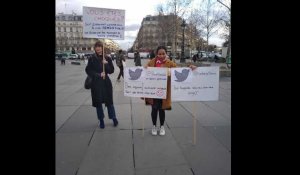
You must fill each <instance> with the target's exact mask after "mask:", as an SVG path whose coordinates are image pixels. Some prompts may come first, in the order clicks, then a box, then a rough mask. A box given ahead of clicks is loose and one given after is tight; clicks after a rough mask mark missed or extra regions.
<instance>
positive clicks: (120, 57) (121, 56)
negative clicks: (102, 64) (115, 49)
mask: <svg viewBox="0 0 300 175" xmlns="http://www.w3.org/2000/svg"><path fill="white" fill-rule="evenodd" d="M123 61H124V62H125V61H126V60H125V56H124V54H123V51H122V50H119V54H118V55H117V57H116V64H117V66H118V67H119V68H120V73H119V75H118V78H117V81H118V82H120V78H121V76H122V77H123V78H124V73H123V71H124V67H123Z"/></svg>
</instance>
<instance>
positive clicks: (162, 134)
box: [159, 126, 166, 136]
mask: <svg viewBox="0 0 300 175" xmlns="http://www.w3.org/2000/svg"><path fill="white" fill-rule="evenodd" d="M165 134H166V131H165V128H164V126H161V127H160V130H159V135H161V136H164V135H165Z"/></svg>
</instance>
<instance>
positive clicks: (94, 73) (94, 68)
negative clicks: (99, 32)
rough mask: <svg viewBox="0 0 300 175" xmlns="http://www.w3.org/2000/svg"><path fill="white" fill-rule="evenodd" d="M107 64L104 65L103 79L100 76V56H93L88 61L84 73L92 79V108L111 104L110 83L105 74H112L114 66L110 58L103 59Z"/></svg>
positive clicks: (101, 68) (101, 65) (101, 69)
mask: <svg viewBox="0 0 300 175" xmlns="http://www.w3.org/2000/svg"><path fill="white" fill-rule="evenodd" d="M105 59H106V61H107V62H108V64H105V75H106V76H105V79H104V80H103V78H102V77H101V76H100V75H101V72H103V64H102V55H101V56H100V57H98V56H96V54H93V55H92V56H91V58H90V59H89V61H88V64H87V66H86V68H85V72H86V73H87V74H88V75H89V76H90V77H92V79H93V81H92V86H91V95H92V101H93V106H94V107H100V106H101V105H102V104H103V103H105V105H110V104H113V92H112V91H113V90H112V83H111V80H110V78H109V76H107V74H112V73H114V65H113V63H112V60H111V58H110V57H105Z"/></svg>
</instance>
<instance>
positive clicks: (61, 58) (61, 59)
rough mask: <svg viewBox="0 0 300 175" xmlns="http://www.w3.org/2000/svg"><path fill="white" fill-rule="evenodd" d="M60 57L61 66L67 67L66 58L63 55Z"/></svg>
mask: <svg viewBox="0 0 300 175" xmlns="http://www.w3.org/2000/svg"><path fill="white" fill-rule="evenodd" d="M59 57H60V62H61V63H60V64H61V65H66V58H65V57H64V56H62V55H60V56H59Z"/></svg>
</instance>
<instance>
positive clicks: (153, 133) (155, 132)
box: [151, 125, 157, 136]
mask: <svg viewBox="0 0 300 175" xmlns="http://www.w3.org/2000/svg"><path fill="white" fill-rule="evenodd" d="M151 133H152V135H154V136H156V135H157V129H156V126H154V125H153V127H152V132H151Z"/></svg>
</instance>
